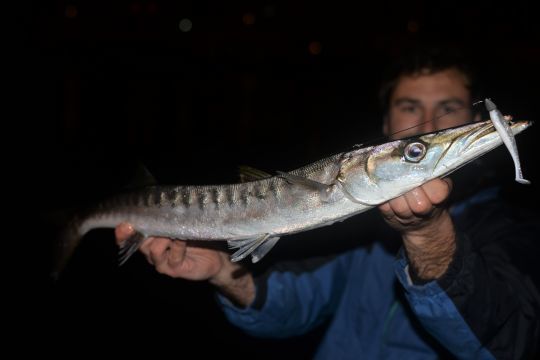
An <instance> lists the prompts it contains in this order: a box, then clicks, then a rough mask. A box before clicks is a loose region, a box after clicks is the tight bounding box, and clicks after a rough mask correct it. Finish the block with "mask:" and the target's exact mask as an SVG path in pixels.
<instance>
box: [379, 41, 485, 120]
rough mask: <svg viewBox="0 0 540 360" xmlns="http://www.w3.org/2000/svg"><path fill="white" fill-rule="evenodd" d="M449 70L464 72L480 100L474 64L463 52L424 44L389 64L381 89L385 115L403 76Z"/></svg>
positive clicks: (474, 94) (475, 96)
mask: <svg viewBox="0 0 540 360" xmlns="http://www.w3.org/2000/svg"><path fill="white" fill-rule="evenodd" d="M449 69H456V70H457V71H459V72H460V73H461V74H463V76H464V77H465V81H466V86H467V88H468V89H469V91H470V94H471V99H473V100H476V99H479V98H478V96H479V90H478V87H477V84H476V77H475V74H474V71H473V69H472V64H471V63H469V62H467V61H466V59H465V56H464V54H463V53H461V52H460V51H459V50H457V49H454V48H447V47H444V48H443V47H422V48H416V49H414V50H412V51H410V52H408V53H407V54H405V55H404V56H400V57H399V58H398V59H397V60H396V61H395V62H394V63H393V64H392V65H391V66H389V67H388V70H387V71H386V73H385V74H384V76H383V80H382V82H381V86H380V88H379V102H380V106H381V109H382V111H383V114H384V115H386V114H388V111H389V108H390V98H391V97H392V94H393V92H394V90H395V88H396V85H397V84H398V82H399V80H400V78H401V77H402V76H415V75H430V74H435V73H438V72H441V71H444V70H449Z"/></svg>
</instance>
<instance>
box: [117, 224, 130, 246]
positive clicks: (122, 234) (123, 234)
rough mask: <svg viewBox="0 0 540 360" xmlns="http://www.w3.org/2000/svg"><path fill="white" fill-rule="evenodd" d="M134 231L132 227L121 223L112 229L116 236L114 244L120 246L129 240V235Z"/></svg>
mask: <svg viewBox="0 0 540 360" xmlns="http://www.w3.org/2000/svg"><path fill="white" fill-rule="evenodd" d="M134 232H135V230H133V226H131V225H130V224H128V223H121V224H119V225H118V226H117V227H116V228H115V229H114V235H115V236H116V243H117V244H118V245H120V244H122V243H123V242H124V241H126V240H127V239H129V237H130V236H131V235H133V233H134Z"/></svg>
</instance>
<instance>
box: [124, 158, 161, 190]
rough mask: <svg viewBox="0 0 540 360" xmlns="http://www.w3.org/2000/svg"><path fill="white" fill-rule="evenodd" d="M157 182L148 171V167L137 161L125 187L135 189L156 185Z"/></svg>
mask: <svg viewBox="0 0 540 360" xmlns="http://www.w3.org/2000/svg"><path fill="white" fill-rule="evenodd" d="M157 183H158V182H157V180H156V178H155V177H154V175H152V174H151V173H150V171H149V170H148V168H147V167H146V166H144V164H143V163H137V165H136V166H135V171H134V172H133V175H132V177H131V180H130V182H129V183H128V184H127V185H126V186H125V187H126V189H136V188H141V187H145V186H153V185H157Z"/></svg>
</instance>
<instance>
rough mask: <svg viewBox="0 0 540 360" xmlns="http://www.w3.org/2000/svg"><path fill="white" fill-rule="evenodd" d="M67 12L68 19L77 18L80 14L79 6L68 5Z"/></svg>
mask: <svg viewBox="0 0 540 360" xmlns="http://www.w3.org/2000/svg"><path fill="white" fill-rule="evenodd" d="M65 14H66V17H67V18H68V19H74V18H76V17H77V14H78V11H77V7H76V6H75V5H68V6H66V11H65Z"/></svg>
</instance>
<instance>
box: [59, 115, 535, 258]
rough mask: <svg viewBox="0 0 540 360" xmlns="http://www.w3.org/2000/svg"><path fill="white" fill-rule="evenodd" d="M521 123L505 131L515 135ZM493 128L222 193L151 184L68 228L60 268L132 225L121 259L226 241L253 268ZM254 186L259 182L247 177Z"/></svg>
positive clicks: (369, 150)
mask: <svg viewBox="0 0 540 360" xmlns="http://www.w3.org/2000/svg"><path fill="white" fill-rule="evenodd" d="M530 124H531V123H530V122H528V121H517V122H514V123H513V124H512V125H511V129H512V132H513V133H514V134H518V133H520V132H522V131H523V130H525V129H526V128H528V127H529V126H530ZM501 143H502V140H501V137H500V136H499V135H498V133H497V131H496V130H495V128H494V126H493V124H492V122H491V121H489V120H488V121H484V122H477V123H471V124H467V125H463V126H459V127H455V128H451V129H446V130H441V131H437V132H433V133H429V134H423V135H418V136H413V137H409V138H406V139H401V140H395V141H390V142H387V143H384V144H381V145H374V146H367V147H363V148H359V149H353V150H352V151H350V152H344V153H339V154H335V155H333V156H330V157H328V158H325V159H323V160H320V161H317V162H315V163H312V164H310V165H307V166H304V167H302V168H299V169H296V170H293V171H290V172H279V173H278V174H277V175H275V176H271V175H269V174H266V173H262V172H257V171H249V169H248V171H246V172H245V173H244V175H246V176H247V177H248V178H249V179H251V180H252V181H248V182H245V183H237V184H229V185H209V186H153V187H147V188H144V189H141V190H139V191H135V192H132V193H127V194H123V195H119V196H117V197H115V198H113V199H110V200H108V201H105V202H103V203H102V204H100V205H99V206H97V207H96V208H95V210H93V211H92V212H90V213H89V215H87V216H85V217H83V218H82V219H80V220H79V221H77V222H75V223H74V224H73V226H72V227H71V231H69V232H68V233H67V234H68V235H67V236H66V237H65V238H64V239H63V241H62V244H61V245H62V246H61V259H60V261H59V263H58V264H59V268H61V267H62V265H63V264H64V263H65V262H66V261H67V259H68V258H69V257H70V255H71V254H72V252H73V251H74V249H75V248H76V246H77V244H78V243H79V240H80V239H81V238H82V236H84V234H86V233H87V232H88V231H90V230H92V229H94V228H114V227H116V226H117V225H118V224H119V223H121V222H129V223H131V224H132V225H133V227H134V229H135V230H136V232H137V234H136V236H133V237H132V238H131V239H128V240H127V241H125V242H124V246H123V248H122V249H121V262H124V261H126V260H127V259H128V258H129V257H130V256H131V254H133V253H134V252H135V251H136V250H137V249H138V247H139V245H140V243H141V241H142V240H143V239H144V238H145V237H148V236H164V237H169V238H176V239H184V240H224V241H227V242H228V244H229V246H230V247H231V248H233V249H236V251H235V252H234V253H233V254H232V257H231V259H232V261H239V260H242V259H243V258H245V257H246V256H248V255H251V259H252V261H253V262H257V261H259V260H260V259H261V258H262V257H263V256H264V255H265V254H267V253H268V251H270V249H271V248H272V247H273V246H274V245H275V244H276V242H277V241H278V239H279V238H280V237H281V236H284V235H287V234H292V233H297V232H301V231H306V230H309V229H314V228H318V227H321V226H327V225H331V224H333V223H334V222H336V221H342V220H344V219H346V218H349V217H351V216H353V215H355V214H358V213H361V212H364V211H367V210H369V209H371V208H373V207H375V206H377V205H379V204H382V203H384V202H386V201H389V200H390V199H392V198H395V197H398V196H400V195H402V194H404V193H405V192H407V191H409V190H411V189H413V188H415V187H417V186H420V185H422V184H424V183H425V182H427V181H429V180H431V179H434V178H438V177H442V176H445V175H448V174H449V173H451V172H453V171H455V170H456V169H458V168H460V167H461V166H464V165H465V164H467V163H469V162H470V161H472V160H474V159H476V158H478V157H480V156H481V155H483V154H485V153H487V152H489V151H491V150H492V149H494V148H495V147H497V146H499V145H501ZM253 178H256V179H253Z"/></svg>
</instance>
